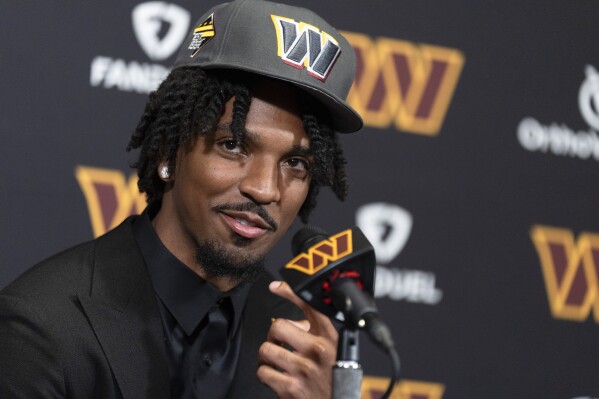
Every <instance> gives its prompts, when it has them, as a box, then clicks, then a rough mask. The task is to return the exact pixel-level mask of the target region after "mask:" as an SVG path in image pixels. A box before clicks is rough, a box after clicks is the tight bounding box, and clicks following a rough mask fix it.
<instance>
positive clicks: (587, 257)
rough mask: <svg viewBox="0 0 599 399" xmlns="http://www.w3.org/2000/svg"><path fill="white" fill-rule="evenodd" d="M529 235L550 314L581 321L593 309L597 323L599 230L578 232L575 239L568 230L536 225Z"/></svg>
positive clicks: (598, 319) (598, 318)
mask: <svg viewBox="0 0 599 399" xmlns="http://www.w3.org/2000/svg"><path fill="white" fill-rule="evenodd" d="M530 235H531V238H532V240H533V242H534V244H535V247H536V249H537V253H538V254H539V258H540V260H541V267H542V269H543V276H544V278H545V286H546V288H547V296H548V298H549V306H550V308H551V314H552V315H553V317H555V318H559V319H567V320H575V321H583V320H586V319H587V318H588V317H589V314H590V312H591V309H593V313H594V317H595V321H596V322H598V323H599V295H597V283H598V280H597V276H599V268H598V266H599V234H595V233H588V232H585V233H581V234H580V235H579V237H578V242H574V235H573V234H572V231H571V230H568V229H560V228H556V227H548V226H538V225H537V226H533V228H532V229H531V232H530Z"/></svg>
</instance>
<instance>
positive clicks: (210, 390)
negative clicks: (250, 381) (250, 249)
mask: <svg viewBox="0 0 599 399" xmlns="http://www.w3.org/2000/svg"><path fill="white" fill-rule="evenodd" d="M134 231H135V237H136V239H137V242H138V244H139V247H140V249H141V252H142V255H143V257H144V260H145V261H146V264H147V267H148V272H149V274H150V278H151V280H152V284H153V286H154V291H155V292H156V297H157V299H158V306H159V308H160V314H161V316H162V326H163V330H164V336H165V345H166V354H167V358H168V363H169V364H168V366H169V373H170V382H171V392H172V397H173V398H186V399H187V398H210V399H218V398H225V397H226V395H227V392H228V390H229V387H230V385H231V382H232V381H233V376H234V375H235V370H236V368H237V359H238V357H239V351H240V346H241V333H242V332H241V328H240V320H241V314H242V312H243V308H244V305H245V301H246V299H247V295H248V292H249V288H250V284H240V285H239V286H237V287H236V288H234V289H233V290H231V291H229V292H226V293H223V292H220V291H218V290H217V289H215V288H214V287H212V286H211V285H210V284H208V283H207V282H206V281H205V280H203V279H202V278H201V277H200V276H198V275H197V274H195V273H194V272H193V271H192V270H191V269H189V268H188V267H187V266H185V265H184V264H183V263H181V262H180V261H179V260H178V259H177V258H176V257H175V256H174V255H173V254H171V253H170V252H169V251H168V250H167V249H166V247H165V246H164V245H163V244H162V242H161V241H160V239H159V238H158V235H157V234H156V232H155V231H154V228H153V226H152V224H151V221H150V213H149V212H148V210H146V211H145V212H144V213H143V214H142V215H141V216H140V217H139V218H138V219H137V220H136V221H135V224H134Z"/></svg>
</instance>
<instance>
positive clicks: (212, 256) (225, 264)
mask: <svg viewBox="0 0 599 399" xmlns="http://www.w3.org/2000/svg"><path fill="white" fill-rule="evenodd" d="M238 237H240V238H241V239H242V240H241V242H240V243H241V244H244V245H238V244H239V243H238V242H234V244H235V246H234V247H233V248H227V247H225V246H223V245H222V244H217V243H214V242H210V241H208V242H203V243H200V244H199V245H198V247H197V249H196V256H195V259H196V262H198V264H199V266H200V267H201V268H202V270H203V271H204V273H205V274H206V276H207V277H213V278H229V279H230V280H231V281H232V282H233V283H235V284H236V285H237V284H239V283H242V282H246V281H247V282H251V281H254V280H255V279H256V278H257V277H258V276H259V275H260V273H262V271H263V270H264V267H265V266H264V265H265V263H266V261H265V256H264V255H262V254H256V253H253V251H251V250H247V249H242V248H244V247H247V246H248V245H249V244H251V242H252V240H249V239H247V238H245V237H241V236H238ZM246 241H249V243H246Z"/></svg>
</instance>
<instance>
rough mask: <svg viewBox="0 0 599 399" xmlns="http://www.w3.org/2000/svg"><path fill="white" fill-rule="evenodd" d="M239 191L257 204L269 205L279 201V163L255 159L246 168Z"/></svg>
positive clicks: (260, 158)
mask: <svg viewBox="0 0 599 399" xmlns="http://www.w3.org/2000/svg"><path fill="white" fill-rule="evenodd" d="M246 168H247V170H246V174H245V176H244V178H243V179H242V181H241V183H240V185H239V189H240V190H241V193H242V194H243V195H245V196H246V197H249V198H251V199H252V200H253V201H254V202H256V203H258V204H270V203H272V202H278V201H279V200H280V199H281V193H280V191H279V162H278V161H277V160H273V159H268V158H266V157H264V158H262V157H256V158H254V159H253V160H252V161H251V162H250V163H249V164H248V165H247V166H246Z"/></svg>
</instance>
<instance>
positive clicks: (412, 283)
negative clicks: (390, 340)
mask: <svg viewBox="0 0 599 399" xmlns="http://www.w3.org/2000/svg"><path fill="white" fill-rule="evenodd" d="M356 224H357V225H358V227H360V229H361V230H362V232H363V233H364V235H365V236H366V238H368V241H370V243H371V244H372V246H373V247H374V250H375V253H376V259H377V263H378V264H379V265H378V266H377V268H376V281H375V291H374V292H375V297H377V298H381V297H388V298H389V299H392V300H396V301H400V300H404V301H407V302H413V303H423V304H428V305H436V304H438V303H439V302H440V301H441V298H442V297H443V292H442V291H441V290H440V289H439V288H437V287H436V286H435V281H436V277H435V274H434V273H432V272H427V271H421V270H408V269H397V268H394V267H389V263H390V262H392V261H393V260H394V259H395V258H396V257H397V256H398V255H399V253H400V252H401V251H402V249H403V248H404V246H405V245H406V243H407V241H408V238H409V237H410V232H411V230H412V215H411V214H410V213H409V212H408V211H406V210H405V209H403V208H401V207H399V206H397V205H394V204H388V203H383V202H378V203H371V204H366V205H363V206H361V207H360V208H359V209H358V211H357V212H356ZM383 265H385V266H383Z"/></svg>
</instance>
